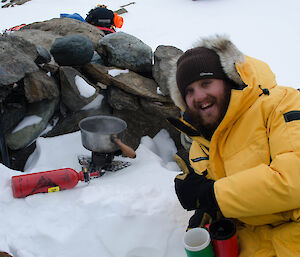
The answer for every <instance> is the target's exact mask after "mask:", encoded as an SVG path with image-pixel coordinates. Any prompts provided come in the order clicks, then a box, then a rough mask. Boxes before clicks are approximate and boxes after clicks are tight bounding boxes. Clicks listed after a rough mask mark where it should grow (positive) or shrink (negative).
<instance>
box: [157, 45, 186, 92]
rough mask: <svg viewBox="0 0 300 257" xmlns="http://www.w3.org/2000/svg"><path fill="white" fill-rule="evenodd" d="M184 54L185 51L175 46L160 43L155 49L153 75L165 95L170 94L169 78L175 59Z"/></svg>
mask: <svg viewBox="0 0 300 257" xmlns="http://www.w3.org/2000/svg"><path fill="white" fill-rule="evenodd" d="M182 54H183V51H182V50H180V49H178V48H176V47H174V46H164V45H160V46H158V47H157V48H156V50H155V51H154V65H153V67H152V75H153V78H154V80H155V81H156V83H157V84H158V85H159V88H160V90H161V92H162V93H163V94H164V95H169V89H168V79H169V78H170V76H171V72H172V68H173V65H174V63H173V62H174V61H173V59H174V58H177V57H179V56H180V55H182Z"/></svg>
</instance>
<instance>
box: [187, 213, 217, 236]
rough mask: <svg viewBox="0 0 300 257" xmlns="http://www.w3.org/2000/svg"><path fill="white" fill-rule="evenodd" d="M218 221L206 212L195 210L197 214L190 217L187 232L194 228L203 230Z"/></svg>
mask: <svg viewBox="0 0 300 257" xmlns="http://www.w3.org/2000/svg"><path fill="white" fill-rule="evenodd" d="M215 219H216V215H215V216H213V217H212V216H211V215H210V214H208V213H207V212H204V211H202V210H199V209H198V210H195V213H194V215H193V216H192V217H190V220H189V225H188V227H187V231H188V230H189V229H192V228H198V227H200V228H203V227H204V226H205V225H207V224H211V223H212V221H213V220H215Z"/></svg>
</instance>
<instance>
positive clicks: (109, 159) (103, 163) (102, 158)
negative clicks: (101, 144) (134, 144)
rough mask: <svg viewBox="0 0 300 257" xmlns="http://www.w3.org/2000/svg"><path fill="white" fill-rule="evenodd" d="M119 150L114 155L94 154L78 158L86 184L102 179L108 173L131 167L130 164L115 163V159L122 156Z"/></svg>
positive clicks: (123, 162)
mask: <svg viewBox="0 0 300 257" xmlns="http://www.w3.org/2000/svg"><path fill="white" fill-rule="evenodd" d="M121 153H122V151H121V150H118V151H115V152H112V153H98V152H92V156H91V157H90V156H84V155H80V156H78V161H79V163H80V165H81V168H82V171H83V173H84V178H85V182H89V181H90V179H93V178H98V177H101V176H102V175H104V174H105V172H106V171H110V172H115V171H118V170H121V169H123V168H126V167H128V166H130V165H131V163H130V162H125V161H114V160H113V159H114V157H115V156H118V155H121Z"/></svg>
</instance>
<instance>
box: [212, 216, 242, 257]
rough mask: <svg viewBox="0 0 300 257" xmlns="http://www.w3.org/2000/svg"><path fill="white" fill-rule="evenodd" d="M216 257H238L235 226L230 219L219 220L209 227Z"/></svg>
mask: <svg viewBox="0 0 300 257" xmlns="http://www.w3.org/2000/svg"><path fill="white" fill-rule="evenodd" d="M209 233H210V237H211V239H212V243H213V248H214V253H215V256H216V257H238V256H239V248H238V240H237V236H236V226H235V224H234V223H233V222H232V221H231V220H230V219H220V220H216V221H214V222H212V224H210V226H209Z"/></svg>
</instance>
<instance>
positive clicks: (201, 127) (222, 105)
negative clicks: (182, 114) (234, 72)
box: [186, 86, 231, 140]
mask: <svg viewBox="0 0 300 257" xmlns="http://www.w3.org/2000/svg"><path fill="white" fill-rule="evenodd" d="M230 96H231V88H230V87H229V86H227V87H226V90H225V94H224V95H223V97H222V98H221V99H219V102H217V101H216V98H215V97H213V96H210V97H213V99H212V100H213V101H214V103H215V104H217V105H218V107H219V108H218V109H219V111H220V112H219V115H218V118H217V120H216V121H215V122H214V123H213V124H209V125H207V124H205V121H204V119H203V117H202V115H200V114H199V113H198V112H197V110H196V111H194V110H191V109H190V108H189V107H188V106H187V109H186V113H187V114H188V115H189V116H190V117H191V119H192V125H193V126H194V127H195V128H196V129H197V130H198V131H200V132H201V134H203V136H204V137H205V138H206V139H209V140H210V139H211V137H212V135H213V133H214V132H215V130H216V129H217V127H218V126H219V125H220V123H221V121H222V120H223V118H224V116H225V114H226V112H227V109H228V105H229V101H230ZM198 108H200V106H199V107H197V109H198Z"/></svg>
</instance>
